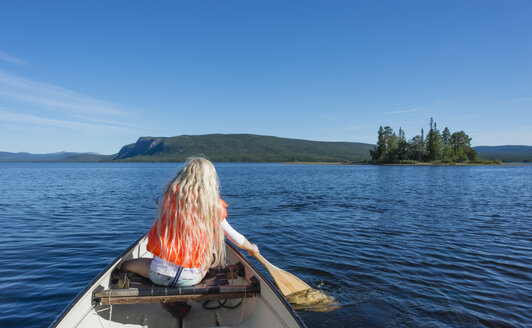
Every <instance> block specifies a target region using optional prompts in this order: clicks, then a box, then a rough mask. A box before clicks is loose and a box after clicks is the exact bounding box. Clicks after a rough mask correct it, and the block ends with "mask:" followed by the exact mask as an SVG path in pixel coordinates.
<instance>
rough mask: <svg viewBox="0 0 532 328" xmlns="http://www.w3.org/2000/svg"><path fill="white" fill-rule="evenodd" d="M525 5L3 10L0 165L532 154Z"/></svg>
mask: <svg viewBox="0 0 532 328" xmlns="http://www.w3.org/2000/svg"><path fill="white" fill-rule="evenodd" d="M531 14H532V2H530V1H502V0H501V1H485V0H483V1H462V0H460V1H430V0H429V1H427V0H419V1H409V0H405V1H330V0H329V1H272V0H268V1H187V2H182V1H179V2H178V1H173V2H170V1H168V2H160V1H159V2H153V1H151V2H150V1H87V2H85V3H81V2H80V1H64V2H60V1H53V2H52V1H10V2H5V3H3V4H2V10H1V11H0V31H2V32H0V140H1V141H0V151H10V152H19V151H27V152H32V153H48V152H57V151H80V152H81V151H91V152H99V153H104V154H112V153H115V152H117V151H118V150H119V149H120V147H121V146H123V145H125V144H128V143H132V142H135V141H136V140H137V138H138V137H140V136H176V135H182V134H191V135H196V134H206V133H254V134H263V135H274V136H280V137H289V138H301V139H309V140H324V141H355V142H367V143H375V141H376V136H377V129H378V127H379V126H380V125H390V126H391V127H392V128H394V130H398V129H399V127H403V129H405V131H406V136H407V138H411V137H413V136H414V135H415V134H418V133H419V130H420V129H421V127H425V129H426V128H427V126H428V123H429V119H430V117H434V120H435V121H436V122H437V124H438V127H439V128H441V129H443V127H445V126H448V127H449V129H450V130H451V131H459V130H464V131H465V132H466V133H468V134H469V136H470V137H472V138H473V140H472V144H473V145H475V146H477V145H505V144H526V145H532V60H531V58H532V19H530V17H531Z"/></svg>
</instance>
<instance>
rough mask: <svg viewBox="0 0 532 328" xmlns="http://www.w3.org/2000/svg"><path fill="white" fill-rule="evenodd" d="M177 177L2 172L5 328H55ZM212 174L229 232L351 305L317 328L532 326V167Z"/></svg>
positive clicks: (137, 171) (112, 167) (0, 285)
mask: <svg viewBox="0 0 532 328" xmlns="http://www.w3.org/2000/svg"><path fill="white" fill-rule="evenodd" d="M178 167H179V164H175V163H0V242H1V245H2V251H1V256H0V277H1V279H0V326H1V327H45V326H48V325H49V324H50V323H51V322H52V321H53V319H54V318H55V317H56V316H57V315H58V314H59V313H60V312H61V311H62V310H63V308H64V307H65V306H67V305H68V304H69V302H70V301H71V300H72V299H73V298H74V297H75V296H76V295H77V294H78V293H79V292H80V291H81V290H82V289H83V288H84V287H85V286H86V285H87V284H88V283H89V282H90V281H91V280H92V279H93V278H94V277H95V276H96V275H97V274H98V273H99V272H100V271H101V270H102V269H103V268H105V267H106V265H107V264H108V263H109V262H110V261H111V260H112V259H114V258H115V257H116V256H118V255H119V254H120V253H121V252H122V251H123V250H124V249H125V248H126V247H128V246H129V245H130V244H131V243H132V242H133V241H135V240H136V239H137V238H138V237H140V236H142V235H143V234H145V233H146V231H147V229H148V228H149V227H150V225H151V223H152V221H153V216H154V214H155V211H156V205H155V199H156V198H157V197H158V195H159V193H160V189H161V188H162V186H163V184H164V183H165V182H166V181H167V180H168V179H169V178H170V177H172V175H173V174H174V173H175V172H176V170H177V169H178ZM216 167H217V169H218V172H219V175H220V180H221V184H222V195H223V198H224V200H225V201H226V202H227V203H228V204H229V208H228V212H229V216H228V219H229V221H230V222H231V224H232V225H233V226H234V227H235V228H236V229H238V230H239V231H240V232H242V233H243V234H245V235H246V236H247V237H248V239H249V240H251V241H252V242H256V243H257V244H259V247H260V249H261V252H262V253H263V255H264V256H265V257H266V258H267V259H269V260H270V261H271V262H272V263H274V264H275V265H277V266H278V267H280V268H283V269H285V270H286V271H289V272H291V273H294V274H295V275H296V276H298V277H300V278H302V279H303V280H305V281H306V282H307V283H309V284H310V285H311V286H313V287H316V288H319V289H322V290H324V291H326V292H327V293H328V294H330V295H332V296H334V297H335V298H336V299H337V300H338V301H339V302H340V303H341V304H342V306H343V307H342V308H341V309H339V310H336V311H334V312H330V313H313V312H300V315H301V317H302V318H303V320H304V321H305V322H306V323H307V325H308V326H309V327H324V326H329V327H399V326H403V327H449V326H452V327H531V326H532V187H531V182H532V166H530V165H528V166H473V167H408V166H406V167H399V166H331V165H323V166H320V165H285V164H216ZM255 263H256V262H255ZM257 266H259V265H258V264H257ZM263 271H264V272H266V270H263Z"/></svg>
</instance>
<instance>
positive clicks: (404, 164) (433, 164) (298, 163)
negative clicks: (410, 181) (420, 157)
mask: <svg viewBox="0 0 532 328" xmlns="http://www.w3.org/2000/svg"><path fill="white" fill-rule="evenodd" d="M283 164H290V165H293V164H295V165H375V166H522V165H532V163H423V162H421V163H343V162H283Z"/></svg>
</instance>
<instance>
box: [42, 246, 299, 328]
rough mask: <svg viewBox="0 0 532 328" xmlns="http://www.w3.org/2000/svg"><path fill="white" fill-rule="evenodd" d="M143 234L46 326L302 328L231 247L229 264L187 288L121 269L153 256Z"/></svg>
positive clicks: (290, 310) (272, 288)
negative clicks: (165, 284)
mask: <svg viewBox="0 0 532 328" xmlns="http://www.w3.org/2000/svg"><path fill="white" fill-rule="evenodd" d="M146 243H147V238H146V236H145V237H142V238H140V239H139V240H137V241H136V242H135V243H134V244H133V245H131V246H130V247H129V248H128V249H127V250H126V251H124V252H123V253H122V254H121V255H120V256H119V257H117V258H116V259H115V260H114V261H113V262H112V263H111V264H109V266H107V268H105V270H104V271H102V273H100V274H99V275H98V276H97V277H96V278H95V279H94V280H93V281H92V282H91V284H90V285H89V286H87V288H85V290H84V291H83V292H81V293H80V294H79V295H78V296H77V297H76V298H75V299H74V301H72V303H71V304H70V305H69V306H68V307H67V308H66V309H65V310H64V311H63V312H62V313H61V314H60V315H59V316H58V317H57V318H56V319H55V321H54V322H53V323H52V324H51V326H50V327H80V328H84V327H183V328H185V327H288V328H291V327H306V326H305V324H304V323H303V321H302V320H301V318H300V317H299V316H298V315H297V313H296V312H295V311H294V309H293V308H292V307H291V306H290V304H289V303H288V302H287V301H286V299H285V298H284V297H283V295H282V294H281V293H280V292H279V290H278V289H277V288H276V287H275V286H274V285H273V284H272V283H271V282H270V281H269V280H268V279H267V278H266V277H265V276H264V275H263V274H262V273H261V272H259V271H258V270H257V268H256V267H255V266H254V265H253V264H252V263H250V262H249V261H248V260H247V258H246V257H245V256H244V255H242V253H240V251H239V250H237V249H236V248H235V247H234V246H233V245H230V244H228V243H226V253H227V262H228V266H227V267H225V268H222V267H218V268H214V269H211V270H210V271H209V273H208V274H207V276H206V278H205V279H204V280H203V281H202V282H201V283H199V284H198V285H195V286H191V287H176V288H171V287H163V286H157V285H153V284H151V282H150V281H149V280H147V279H145V278H142V277H140V276H138V275H136V274H133V273H130V272H129V273H128V272H123V271H121V270H120V269H119V268H120V264H121V263H122V262H123V261H125V260H130V259H134V258H139V257H153V255H151V253H149V252H148V251H147V250H146Z"/></svg>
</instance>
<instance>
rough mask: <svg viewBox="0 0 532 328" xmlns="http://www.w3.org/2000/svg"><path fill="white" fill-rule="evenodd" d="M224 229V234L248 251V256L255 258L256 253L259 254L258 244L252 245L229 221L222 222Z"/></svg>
mask: <svg viewBox="0 0 532 328" xmlns="http://www.w3.org/2000/svg"><path fill="white" fill-rule="evenodd" d="M222 229H223V230H224V234H225V236H226V237H227V239H229V240H230V241H231V242H232V243H233V244H235V245H236V246H238V247H240V248H242V249H245V250H247V251H248V254H249V255H250V256H253V254H255V253H259V248H258V247H257V245H256V244H251V243H250V242H249V241H248V240H247V239H246V237H244V236H243V235H242V234H240V233H239V232H238V231H236V230H235V229H234V228H233V227H231V225H230V224H229V222H227V220H223V221H222Z"/></svg>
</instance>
